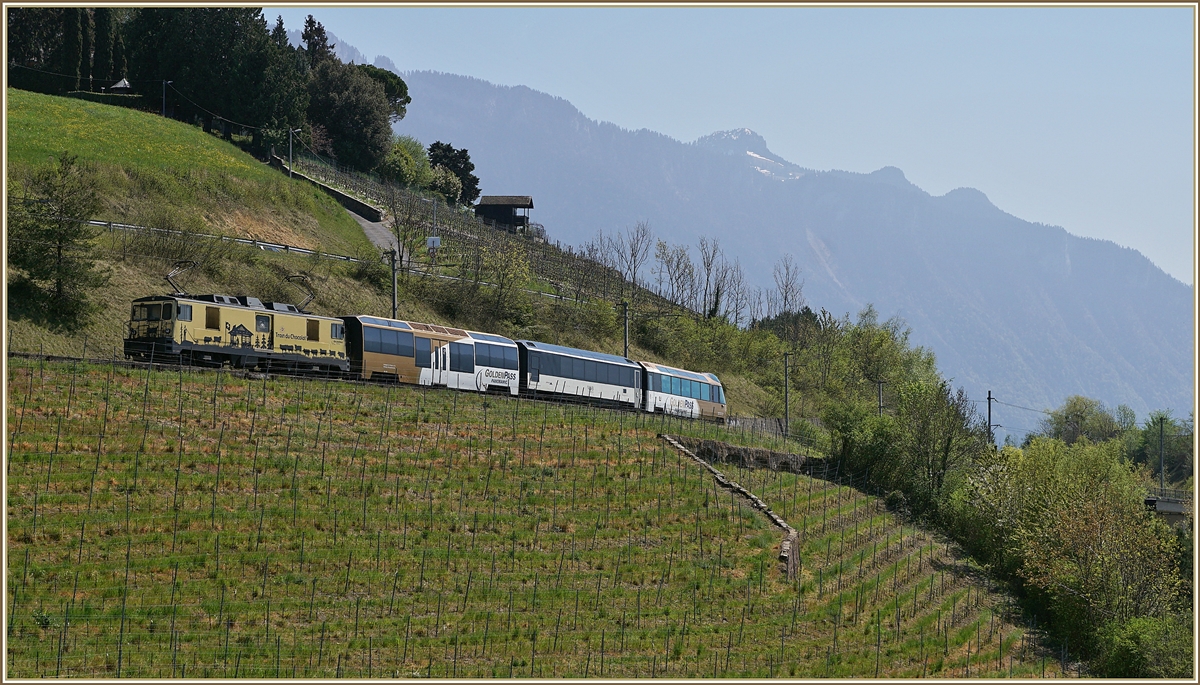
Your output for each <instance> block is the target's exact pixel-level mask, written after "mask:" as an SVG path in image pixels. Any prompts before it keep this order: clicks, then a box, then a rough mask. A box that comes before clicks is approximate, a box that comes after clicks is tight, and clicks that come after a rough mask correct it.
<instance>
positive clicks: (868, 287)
mask: <svg viewBox="0 0 1200 685" xmlns="http://www.w3.org/2000/svg"><path fill="white" fill-rule="evenodd" d="M402 76H403V77H404V78H405V80H406V81H407V82H408V84H409V89H410V92H411V93H412V96H413V102H414V106H413V107H410V109H409V114H408V116H407V117H406V118H405V119H404V120H403V121H401V122H399V123H397V124H396V125H395V130H396V131H397V132H401V133H406V134H412V135H415V136H416V137H417V138H419V139H420V140H422V141H423V142H425V143H426V144H428V143H431V142H433V141H434V140H441V141H443V142H450V143H452V144H453V145H455V146H456V147H466V148H468V149H469V150H470V153H471V158H472V161H473V162H474V163H475V165H476V171H475V173H476V174H477V175H478V176H479V177H480V178H481V179H483V182H482V186H483V190H484V193H485V194H489V195H491V194H520V195H533V196H534V197H535V202H536V203H537V207H538V209H537V210H536V211H535V216H534V220H535V221H539V222H541V223H543V224H544V225H545V226H546V228H547V230H548V231H549V232H550V234H551V237H552V238H556V239H559V240H562V241H564V242H569V243H574V244H580V243H582V242H584V241H586V240H588V239H589V238H591V237H593V236H594V235H595V233H596V231H597V230H601V229H602V230H604V231H605V232H606V233H611V232H613V231H618V230H622V229H623V228H624V227H626V226H632V225H633V224H634V223H635V222H637V221H639V220H645V221H649V223H650V224H651V227H652V228H653V230H654V232H655V234H656V235H657V236H658V237H660V238H663V239H666V240H668V241H670V242H675V243H685V244H689V245H695V244H696V241H697V239H698V237H699V236H701V235H707V236H718V237H719V238H720V239H721V242H722V245H723V247H724V248H725V249H726V250H727V252H728V254H729V256H730V259H731V260H732V259H733V258H734V257H737V258H738V259H739V260H740V261H741V263H742V265H743V267H744V268H745V269H746V272H747V276H748V277H749V278H750V280H752V281H753V283H754V284H756V285H760V286H770V285H771V280H770V274H771V268H772V266H773V264H774V262H775V260H776V259H778V258H779V256H781V255H782V254H784V253H785V252H790V253H792V254H793V255H794V256H795V257H796V259H797V262H798V263H799V264H800V266H801V268H802V271H803V276H802V278H803V279H804V281H805V288H804V292H805V296H806V298H807V300H808V302H809V303H810V304H811V305H812V306H813V307H814V308H821V307H824V308H826V309H828V310H830V311H831V312H832V313H834V314H835V315H841V314H849V315H851V316H853V315H854V314H856V313H857V312H858V311H859V310H860V309H861V308H862V307H863V306H864V305H865V304H866V303H873V304H874V306H875V307H876V309H877V310H878V312H879V315H880V317H881V318H888V317H890V316H900V317H902V318H903V319H904V320H905V321H906V322H907V324H908V325H909V326H910V327H911V329H912V338H913V340H914V342H915V343H917V344H920V345H923V346H926V347H928V348H929V349H931V350H932V351H934V353H935V354H936V355H937V357H938V360H939V367H940V368H941V369H942V371H943V373H944V374H946V375H947V376H948V377H952V378H954V379H955V382H956V383H957V384H960V385H963V386H965V387H966V388H967V390H968V392H969V393H970V394H971V396H972V397H977V398H982V397H983V396H985V395H986V393H987V391H988V390H992V391H994V395H996V396H1001V397H1002V398H1003V399H1004V401H1006V402H1009V403H1010V404H1013V405H1022V406H1026V407H1029V406H1032V407H1035V408H1048V407H1054V406H1057V405H1059V404H1060V403H1061V402H1062V401H1063V399H1065V397H1067V396H1068V395H1071V394H1082V395H1087V396H1090V397H1095V398H1096V399H1100V400H1102V401H1104V402H1105V403H1107V404H1109V405H1111V406H1115V405H1117V404H1128V405H1129V406H1130V407H1132V408H1133V409H1134V410H1135V411H1137V413H1138V414H1139V415H1140V416H1144V415H1145V414H1146V413H1148V412H1149V411H1151V410H1153V409H1160V408H1167V407H1170V408H1172V409H1174V410H1175V411H1176V413H1177V414H1179V413H1184V412H1186V411H1188V410H1189V409H1190V408H1191V406H1192V395H1191V378H1192V369H1191V363H1190V359H1191V349H1192V335H1191V330H1192V321H1193V318H1192V311H1191V299H1192V298H1191V288H1190V287H1189V286H1186V285H1185V284H1183V283H1181V282H1180V281H1179V280H1178V279H1175V278H1174V277H1171V276H1169V274H1166V273H1165V272H1164V271H1162V270H1161V269H1159V268H1158V267H1157V266H1155V265H1154V264H1153V263H1152V262H1150V260H1148V259H1147V258H1146V257H1145V256H1144V255H1142V254H1141V253H1139V252H1137V251H1136V250H1133V249H1132V248H1128V247H1124V246H1120V245H1118V244H1116V243H1114V242H1112V241H1109V240H1102V239H1094V238H1085V237H1081V236H1076V235H1073V234H1071V233H1069V232H1068V231H1067V230H1066V229H1064V228H1062V227H1058V226H1048V225H1045V224H1040V223H1035V222H1030V221H1026V220H1023V219H1020V218H1018V217H1016V216H1013V215H1012V214H1009V213H1008V212H1005V211H1004V210H1003V209H1001V208H999V207H996V206H995V205H994V204H993V203H992V202H991V200H990V199H989V198H988V197H987V195H986V194H985V193H984V192H982V191H980V190H978V189H973V188H956V189H954V190H951V191H949V192H947V193H945V194H944V195H940V196H934V195H931V194H930V193H928V192H927V191H925V190H923V189H921V188H920V187H918V186H916V185H915V184H913V183H912V182H911V181H909V180H908V179H907V177H906V176H905V175H904V172H903V171H902V170H900V169H898V168H896V167H892V166H885V167H883V168H881V169H877V170H875V171H872V172H869V173H860V172H851V171H843V170H836V169H833V170H825V171H821V170H813V169H808V168H805V167H804V166H802V165H800V164H796V163H793V162H791V161H789V160H786V159H784V158H782V157H780V156H778V155H775V154H774V153H772V152H771V151H770V149H769V146H768V144H767V141H766V140H765V139H764V138H763V137H762V136H760V135H759V134H757V133H756V132H754V131H752V130H751V129H748V128H741V129H730V130H726V131H716V132H714V133H712V134H709V135H707V136H701V137H700V138H698V139H696V140H695V141H692V142H690V143H689V142H683V141H679V140H676V139H674V138H672V137H670V136H668V135H665V134H662V133H658V132H654V131H650V130H647V129H637V130H631V129H625V128H622V127H620V126H617V125H615V124H612V123H609V122H603V121H599V120H594V119H591V118H589V117H587V116H586V115H584V114H583V113H582V112H580V111H579V110H578V109H577V108H576V107H574V105H572V104H571V103H570V102H568V101H567V100H565V99H563V98H561V97H557V96H553V95H549V94H545V93H540V92H538V91H536V90H533V89H531V88H528V87H526V86H497V85H494V84H491V83H489V82H487V81H484V80H482V79H477V78H474V77H464V76H458V75H453V74H444V73H436V72H416V71H411V72H405V73H403V74H402ZM747 153H750V154H747ZM1113 248H1119V249H1115V250H1114V249H1113ZM644 275H645V276H646V277H648V278H652V274H650V273H649V271H647V273H646V274H644ZM994 409H995V408H994ZM1018 418H1019V420H1020V421H1023V422H1024V423H1023V424H1021V425H1020V428H1021V429H1029V428H1033V427H1035V424H1036V420H1037V418H1038V417H1037V416H1035V415H1027V416H1025V415H1022V416H1019V417H1007V418H1005V420H1006V421H1009V422H1010V423H1012V424H1014V425H1016V424H1017V423H1018ZM1003 422H1004V421H1001V423H1003Z"/></svg>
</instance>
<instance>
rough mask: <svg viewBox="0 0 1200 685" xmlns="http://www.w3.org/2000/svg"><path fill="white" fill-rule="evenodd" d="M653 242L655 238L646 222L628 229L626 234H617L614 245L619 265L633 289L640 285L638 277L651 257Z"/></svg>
mask: <svg viewBox="0 0 1200 685" xmlns="http://www.w3.org/2000/svg"><path fill="white" fill-rule="evenodd" d="M653 242H654V236H653V235H652V234H651V233H650V224H649V223H647V222H645V221H639V222H637V224H635V225H634V227H633V228H627V229H625V232H624V233H618V234H617V237H616V239H615V241H614V245H613V247H614V248H615V250H616V257H617V264H618V265H620V269H621V272H622V274H623V275H624V276H625V280H627V281H629V283H630V284H631V286H632V288H636V287H637V285H638V280H639V279H638V275H639V274H640V273H641V270H642V265H643V264H645V263H646V259H647V258H648V257H649V256H650V246H651V245H652V244H653ZM632 288H631V289H632Z"/></svg>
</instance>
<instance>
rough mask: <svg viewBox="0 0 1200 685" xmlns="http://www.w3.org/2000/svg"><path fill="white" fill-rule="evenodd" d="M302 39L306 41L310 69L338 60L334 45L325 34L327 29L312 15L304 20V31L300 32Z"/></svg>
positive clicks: (306, 53)
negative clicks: (328, 61) (334, 52)
mask: <svg viewBox="0 0 1200 685" xmlns="http://www.w3.org/2000/svg"><path fill="white" fill-rule="evenodd" d="M300 38H301V39H302V40H303V41H304V54H305V56H307V57H308V66H309V67H310V68H312V69H316V68H317V65H319V64H321V63H322V62H325V61H327V60H331V59H337V58H336V56H335V55H334V54H333V44H332V43H330V42H329V36H328V35H327V34H326V33H325V27H324V26H322V25H321V22H319V21H317V20H316V19H314V18H313V15H311V14H310V15H308V17H306V18H305V19H304V30H303V31H301V32H300Z"/></svg>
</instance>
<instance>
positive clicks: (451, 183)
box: [429, 166, 462, 205]
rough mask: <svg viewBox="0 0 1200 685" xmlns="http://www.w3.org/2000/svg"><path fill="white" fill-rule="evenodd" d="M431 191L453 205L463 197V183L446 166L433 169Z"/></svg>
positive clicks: (430, 182)
mask: <svg viewBox="0 0 1200 685" xmlns="http://www.w3.org/2000/svg"><path fill="white" fill-rule="evenodd" d="M429 189H430V190H432V191H434V192H436V193H438V194H439V195H441V196H442V197H444V198H445V199H446V204H448V205H453V204H454V203H456V202H458V200H459V198H460V197H462V182H461V181H459V180H458V177H457V176H455V175H454V172H452V171H450V170H449V169H447V168H446V167H444V166H435V167H433V174H432V178H431V179H430V181H429Z"/></svg>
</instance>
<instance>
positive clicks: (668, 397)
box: [124, 293, 726, 423]
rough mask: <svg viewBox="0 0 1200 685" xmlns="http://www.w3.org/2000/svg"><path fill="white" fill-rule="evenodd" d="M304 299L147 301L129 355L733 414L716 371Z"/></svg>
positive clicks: (132, 324) (137, 313) (138, 307)
mask: <svg viewBox="0 0 1200 685" xmlns="http://www.w3.org/2000/svg"><path fill="white" fill-rule="evenodd" d="M303 306H304V304H303V303H302V304H301V305H299V306H297V305H294V304H287V303H281V302H270V301H262V300H259V299H257V298H254V297H249V296H245V295H240V296H231V295H215V294H214V295H186V294H181V293H176V294H173V295H152V296H148V297H141V298H137V299H135V300H133V301H132V307H131V310H130V317H129V324H128V326H127V330H126V332H125V340H124V353H125V357H126V358H129V359H137V360H142V361H149V362H159V363H166V364H172V363H177V364H187V365H196V366H226V365H227V366H230V367H232V368H238V369H246V370H255V369H257V370H261V371H268V372H271V371H273V372H284V373H298V374H320V375H325V376H334V377H345V378H352V379H360V380H364V381H376V382H379V381H382V382H392V383H405V384H410V385H417V386H431V387H445V388H451V389H455V390H466V391H471V392H481V393H505V394H508V395H511V396H528V397H541V398H546V399H565V400H572V401H577V402H584V403H588V404H595V405H600V406H606V407H613V408H622V409H628V410H634V411H645V412H650V413H663V414H669V415H672V416H680V417H685V418H695V419H706V420H711V421H716V422H720V423H724V422H725V419H726V406H725V405H726V403H725V388H724V386H723V385H722V384H721V381H720V379H719V378H717V376H716V375H715V374H712V373H698V372H695V371H688V370H686V369H680V368H675V367H672V366H667V365H664V364H659V363H656V362H649V361H635V360H632V359H628V358H626V357H622V356H619V355H613V354H605V353H603V352H593V351H590V350H582V349H578V348H574V347H565V346H562V345H553V344H550V343H544V342H538V341H535V340H513V339H510V338H506V337H504V336H501V335H495V334H492V333H484V332H480V331H471V330H466V329H463V328H456V327H453V326H440V325H436V324H428V323H421V322H417V321H402V320H399V319H389V318H384V317H378V316H368V315H365V314H353V315H347V316H338V317H331V316H317V315H314V314H311V313H308V312H307V311H304V310H303Z"/></svg>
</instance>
